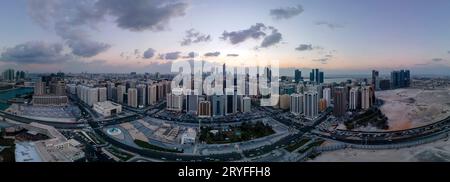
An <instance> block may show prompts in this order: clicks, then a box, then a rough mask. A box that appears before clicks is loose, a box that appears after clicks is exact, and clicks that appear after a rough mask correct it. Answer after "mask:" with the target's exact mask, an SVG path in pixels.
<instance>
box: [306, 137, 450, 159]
mask: <svg viewBox="0 0 450 182" xmlns="http://www.w3.org/2000/svg"><path fill="white" fill-rule="evenodd" d="M309 161H310V162H449V161H450V141H448V140H440V141H437V142H434V143H429V144H425V145H420V146H415V147H411V148H401V149H391V150H360V149H343V150H337V151H332V152H324V153H322V154H320V155H319V156H317V157H316V158H314V159H312V160H309Z"/></svg>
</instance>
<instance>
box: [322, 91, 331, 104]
mask: <svg viewBox="0 0 450 182" xmlns="http://www.w3.org/2000/svg"><path fill="white" fill-rule="evenodd" d="M322 93H323V94H322V98H323V99H325V100H326V102H327V107H330V106H331V88H328V87H327V88H324V89H323V91H322Z"/></svg>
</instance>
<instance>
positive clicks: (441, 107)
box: [376, 89, 450, 130]
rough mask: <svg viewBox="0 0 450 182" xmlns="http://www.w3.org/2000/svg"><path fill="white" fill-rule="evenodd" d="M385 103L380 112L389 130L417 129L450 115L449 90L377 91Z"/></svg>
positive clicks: (377, 94)
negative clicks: (383, 115) (386, 119)
mask: <svg viewBox="0 0 450 182" xmlns="http://www.w3.org/2000/svg"><path fill="white" fill-rule="evenodd" d="M376 96H377V97H378V98H380V99H382V100H384V101H385V103H384V105H383V106H381V108H380V110H381V111H382V112H383V113H385V115H386V116H387V117H388V122H389V127H390V130H402V129H408V128H412V127H418V126H423V125H427V124H430V123H432V122H436V121H439V120H442V119H444V118H446V117H447V116H449V115H450V90H449V89H442V90H421V89H396V90H387V91H378V92H376Z"/></svg>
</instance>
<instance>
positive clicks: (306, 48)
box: [295, 44, 314, 51]
mask: <svg viewBox="0 0 450 182" xmlns="http://www.w3.org/2000/svg"><path fill="white" fill-rule="evenodd" d="M313 49H314V48H313V46H312V45H311V44H300V45H299V46H298V47H297V48H295V50H297V51H310V50H313Z"/></svg>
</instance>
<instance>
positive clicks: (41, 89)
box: [34, 81, 46, 95]
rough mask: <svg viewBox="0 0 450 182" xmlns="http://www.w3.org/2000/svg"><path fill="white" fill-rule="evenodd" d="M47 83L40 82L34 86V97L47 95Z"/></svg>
mask: <svg viewBox="0 0 450 182" xmlns="http://www.w3.org/2000/svg"><path fill="white" fill-rule="evenodd" d="M45 90H46V89H45V82H42V81H38V82H36V84H35V86H34V95H45V94H46V93H45Z"/></svg>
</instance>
